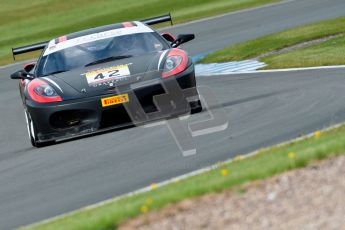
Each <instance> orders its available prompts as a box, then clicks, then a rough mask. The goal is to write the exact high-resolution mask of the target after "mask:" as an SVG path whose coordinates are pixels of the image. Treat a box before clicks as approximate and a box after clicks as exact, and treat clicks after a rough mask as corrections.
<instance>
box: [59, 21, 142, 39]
mask: <svg viewBox="0 0 345 230" xmlns="http://www.w3.org/2000/svg"><path fill="white" fill-rule="evenodd" d="M133 26H134V27H148V26H147V25H145V24H144V23H142V22H138V21H132V22H122V23H115V24H110V25H105V26H99V27H94V28H90V29H86V30H81V31H78V32H74V33H70V34H67V35H65V36H66V37H67V39H73V38H77V37H82V36H85V35H89V34H95V33H100V32H104V31H108V30H114V29H121V28H126V27H133ZM56 39H59V38H56Z"/></svg>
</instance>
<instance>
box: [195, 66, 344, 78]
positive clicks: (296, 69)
mask: <svg viewBox="0 0 345 230" xmlns="http://www.w3.org/2000/svg"><path fill="white" fill-rule="evenodd" d="M323 69H330V70H331V69H345V65H335V66H316V67H303V68H289V69H270V70H254V71H239V72H228V73H216V74H215V73H214V74H207V75H206V74H205V75H204V74H203V75H198V77H209V76H224V75H233V74H236V75H237V74H258V73H276V72H296V71H307V70H323Z"/></svg>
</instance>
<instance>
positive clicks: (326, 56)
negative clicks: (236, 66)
mask: <svg viewBox="0 0 345 230" xmlns="http://www.w3.org/2000/svg"><path fill="white" fill-rule="evenodd" d="M344 54H345V36H341V37H339V38H334V39H331V40H328V41H325V42H322V43H320V44H318V45H313V46H310V47H308V48H303V49H299V50H296V51H292V52H288V53H284V54H280V55H272V56H269V57H266V58H262V59H260V60H261V61H263V62H265V63H266V64H268V66H267V67H265V68H264V69H277V68H292V67H294V68H296V67H310V66H329V65H342V64H345V55H344Z"/></svg>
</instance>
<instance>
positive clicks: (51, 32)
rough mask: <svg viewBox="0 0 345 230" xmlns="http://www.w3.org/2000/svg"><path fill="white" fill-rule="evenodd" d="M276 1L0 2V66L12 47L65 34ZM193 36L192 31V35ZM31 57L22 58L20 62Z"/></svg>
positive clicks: (198, 15) (177, 19)
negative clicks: (130, 22)
mask: <svg viewBox="0 0 345 230" xmlns="http://www.w3.org/2000/svg"><path fill="white" fill-rule="evenodd" d="M277 1H279V0H188V1H185V0H174V1H160V0H146V1H136V0H112V1H109V0H98V1H93V0H70V1H59V0H31V1H23V0H11V1H8V0H0V6H1V7H0V31H1V36H0V65H1V64H7V63H10V62H12V60H11V47H16V46H21V45H27V44H32V43H36V42H41V41H45V40H49V39H52V38H54V37H57V36H61V35H64V34H67V33H71V32H75V31H79V30H82V29H87V28H91V27H96V26H100V25H106V24H111V23H115V22H121V21H129V20H140V19H145V18H148V17H152V16H158V15H161V14H166V13H168V12H171V13H172V15H173V20H174V23H181V22H186V21H190V20H194V19H198V18H202V17H208V16H212V15H217V14H221V13H226V12H231V11H237V10H241V9H245V8H249V7H255V6H260V5H264V4H268V3H273V2H277ZM191 32H192V31H191ZM29 57H31V56H28V55H24V56H23V57H22V59H26V58H29Z"/></svg>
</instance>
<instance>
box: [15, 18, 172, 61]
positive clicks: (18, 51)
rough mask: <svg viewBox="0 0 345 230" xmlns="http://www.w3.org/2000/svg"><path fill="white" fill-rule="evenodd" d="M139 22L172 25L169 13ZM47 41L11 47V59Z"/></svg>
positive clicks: (39, 48) (41, 47)
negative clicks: (168, 23) (167, 23)
mask: <svg viewBox="0 0 345 230" xmlns="http://www.w3.org/2000/svg"><path fill="white" fill-rule="evenodd" d="M141 22H142V23H145V24H147V25H155V24H159V23H163V22H170V24H171V25H173V21H172V18H171V14H170V13H169V14H166V15H162V16H158V17H154V18H148V19H145V20H142V21H141ZM48 43H49V41H46V42H40V43H36V44H32V45H27V46H21V47H16V48H12V55H13V60H16V55H19V54H24V53H30V52H33V51H37V50H43V49H44V48H45V47H46V45H48Z"/></svg>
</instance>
